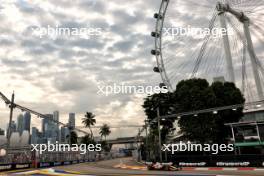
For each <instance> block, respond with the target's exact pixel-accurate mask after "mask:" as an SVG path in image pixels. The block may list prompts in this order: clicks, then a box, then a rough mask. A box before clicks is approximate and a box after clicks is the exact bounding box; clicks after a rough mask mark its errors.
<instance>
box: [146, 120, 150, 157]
mask: <svg viewBox="0 0 264 176" xmlns="http://www.w3.org/2000/svg"><path fill="white" fill-rule="evenodd" d="M145 130H146V147H145V150H146V152H145V153H146V161H148V160H149V156H150V153H149V150H148V120H147V119H146V120H145Z"/></svg>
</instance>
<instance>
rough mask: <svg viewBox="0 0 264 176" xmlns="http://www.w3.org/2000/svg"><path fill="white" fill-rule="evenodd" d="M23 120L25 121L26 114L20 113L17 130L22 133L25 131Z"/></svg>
mask: <svg viewBox="0 0 264 176" xmlns="http://www.w3.org/2000/svg"><path fill="white" fill-rule="evenodd" d="M23 121H24V116H23V114H19V115H18V116H17V132H19V134H20V135H21V134H22V132H23Z"/></svg>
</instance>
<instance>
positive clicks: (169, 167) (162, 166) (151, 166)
mask: <svg viewBox="0 0 264 176" xmlns="http://www.w3.org/2000/svg"><path fill="white" fill-rule="evenodd" d="M146 165H147V168H148V170H163V171H180V170H182V168H181V167H179V166H173V163H172V162H170V163H159V162H146Z"/></svg>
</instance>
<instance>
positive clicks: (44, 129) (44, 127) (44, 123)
mask: <svg viewBox="0 0 264 176" xmlns="http://www.w3.org/2000/svg"><path fill="white" fill-rule="evenodd" d="M45 116H46V117H45V118H44V119H42V129H41V130H42V133H43V135H44V136H46V132H47V130H48V127H49V124H51V123H52V119H53V115H52V114H45Z"/></svg>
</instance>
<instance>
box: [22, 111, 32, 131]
mask: <svg viewBox="0 0 264 176" xmlns="http://www.w3.org/2000/svg"><path fill="white" fill-rule="evenodd" d="M30 123H31V114H30V113H29V112H25V114H24V119H23V130H25V131H28V132H30Z"/></svg>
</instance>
